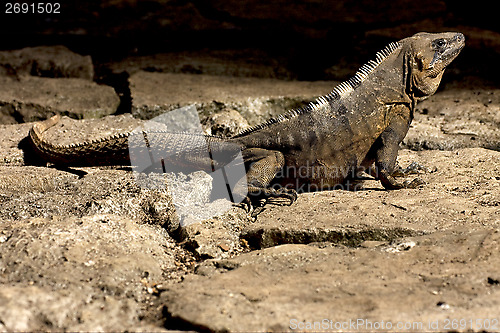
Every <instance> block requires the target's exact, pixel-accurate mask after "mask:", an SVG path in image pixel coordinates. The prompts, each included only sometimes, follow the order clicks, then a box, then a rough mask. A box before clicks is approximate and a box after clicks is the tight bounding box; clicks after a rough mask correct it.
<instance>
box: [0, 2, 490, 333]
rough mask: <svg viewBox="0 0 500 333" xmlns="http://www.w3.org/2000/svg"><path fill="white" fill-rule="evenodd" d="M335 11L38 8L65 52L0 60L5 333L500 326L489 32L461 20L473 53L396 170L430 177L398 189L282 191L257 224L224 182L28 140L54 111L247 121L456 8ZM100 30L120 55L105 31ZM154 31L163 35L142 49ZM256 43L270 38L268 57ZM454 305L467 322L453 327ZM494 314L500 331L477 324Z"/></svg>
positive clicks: (94, 132)
mask: <svg viewBox="0 0 500 333" xmlns="http://www.w3.org/2000/svg"><path fill="white" fill-rule="evenodd" d="M330 5H331V6H332V7H331V8H330V10H325V8H324V7H322V6H323V5H321V4H320V3H319V2H317V1H316V2H314V1H307V0H305V1H299V2H295V3H288V2H287V3H286V4H285V2H282V3H281V2H275V3H270V2H268V1H260V0H256V1H250V2H246V1H243V2H242V3H238V4H237V5H236V3H234V4H231V3H228V2H221V1H212V0H210V1H205V2H202V1H177V0H175V1H167V2H165V1H140V2H139V1H136V0H133V1H101V2H99V3H98V2H92V1H91V2H88V3H87V4H86V6H84V7H82V8H77V7H78V5H68V7H66V8H67V10H72V9H77V10H79V11H81V13H82V17H86V18H87V19H85V20H81V21H78V20H76V21H73V20H69V21H68V18H69V17H71V15H70V12H67V13H66V14H65V15H61V16H60V17H59V18H58V20H59V21H57V22H56V21H51V20H47V21H46V22H45V21H43V22H45V23H43V22H41V21H36V20H41V16H40V17H38V16H37V17H34V16H32V17H31V19H33V20H35V21H33V22H35V23H37V22H38V24H40V25H41V26H45V28H43V27H42V28H41V30H40V31H41V32H39V31H38V29H37V35H36V37H37V38H39V37H40V36H43V34H49V35H50V34H51V33H52V32H54V30H53V29H55V28H53V27H52V25H53V23H54V22H55V23H57V24H60V25H63V26H66V27H67V28H68V29H69V30H68V31H70V39H71V41H72V43H70V44H71V45H72V47H65V46H61V45H57V44H58V43H57V42H59V39H56V40H55V41H53V42H51V43H50V44H51V46H35V47H28V48H22V47H24V45H23V46H20V47H19V48H18V49H15V48H14V47H13V48H12V50H3V51H1V52H0V88H1V89H0V205H1V209H0V331H9V332H12V331H48V332H50V331H55V332H61V331H129V332H130V331H133V332H136V331H137V332H142V331H144V332H149V331H155V332H162V331H165V332H168V331H204V332H207V331H210V332H211V331H213V332H222V331H223V332H247V331H252V332H255V331H374V330H378V329H374V328H373V326H369V325H370V323H371V325H374V323H378V324H379V325H382V324H381V323H382V322H383V323H384V325H385V326H383V327H381V329H380V330H379V331H397V332H401V331H451V330H452V331H459V332H469V331H487V332H489V331H498V330H500V322H498V321H497V322H495V321H494V320H495V319H496V320H499V319H500V310H499V309H500V301H499V300H500V269H499V267H500V225H499V223H500V137H499V134H500V130H499V129H500V118H499V115H500V92H499V89H498V84H497V83H496V82H497V77H498V75H496V74H495V73H498V69H496V68H492V67H491V66H489V64H491V63H492V62H493V63H496V59H497V58H498V53H500V48H499V45H500V35H499V33H498V32H495V31H493V30H488V29H486V28H482V29H481V28H476V27H473V26H468V25H465V24H464V23H463V22H461V21H457V22H458V23H457V24H458V26H456V27H454V28H456V29H454V30H459V31H462V32H464V33H465V34H466V36H467V38H468V39H467V43H468V44H467V48H466V51H467V52H465V50H464V52H463V56H462V55H460V57H459V58H458V59H457V62H456V63H454V64H453V66H452V67H451V68H450V69H449V71H448V70H447V73H445V75H444V77H445V80H448V81H446V82H443V84H442V86H441V88H440V90H439V91H438V92H437V93H436V94H435V95H434V96H432V97H431V98H429V99H428V100H425V101H423V102H421V103H419V104H418V106H417V110H416V112H415V118H414V120H413V123H412V126H411V128H410V131H409V133H408V135H407V137H406V138H405V140H404V141H403V144H402V148H403V149H402V150H401V151H400V153H399V157H398V163H399V165H400V166H401V167H403V168H405V167H407V166H408V165H411V163H413V162H417V163H418V164H419V165H422V166H423V168H421V170H419V171H418V174H412V175H408V176H407V177H406V178H405V180H411V179H412V178H414V177H419V178H421V179H422V180H423V181H424V182H425V183H426V184H425V185H424V186H422V187H419V188H417V189H404V190H398V191H386V190H385V189H383V187H382V186H381V185H380V183H379V182H377V181H375V180H372V179H367V180H364V181H363V182H359V183H355V184H353V185H354V187H346V186H339V187H337V188H335V189H332V190H330V191H321V192H314V193H304V194H300V195H299V197H298V200H297V201H296V202H295V203H294V204H293V205H291V206H277V205H267V206H266V207H265V209H264V210H263V211H262V212H260V214H259V215H258V216H257V218H256V219H255V218H253V217H252V216H250V215H249V214H247V212H246V211H245V210H244V209H242V208H241V207H238V206H234V205H231V204H230V202H229V201H228V200H225V199H220V198H218V199H219V200H212V199H213V198H212V196H211V193H210V192H211V190H212V189H213V188H214V187H213V184H212V176H211V175H210V174H206V173H203V172H200V173H192V174H183V173H178V174H174V175H169V177H168V178H167V179H166V183H167V185H168V186H167V187H165V188H154V187H148V184H158V182H163V183H165V178H164V177H163V176H164V175H162V174H151V175H149V176H148V177H146V178H144V179H142V178H141V179H138V178H136V175H135V174H134V173H133V172H132V167H131V166H130V165H124V166H112V167H85V168H60V167H55V166H53V165H51V164H47V163H45V162H44V161H41V160H40V159H39V158H38V157H37V156H36V155H35V154H34V152H33V151H32V149H31V148H30V145H29V142H28V140H27V134H28V131H29V129H30V128H31V126H32V125H33V121H38V120H42V119H46V118H48V117H50V116H51V115H52V114H54V113H61V114H63V117H62V119H61V122H60V123H59V124H57V125H56V126H54V127H53V128H51V129H50V130H48V131H47V132H46V133H45V134H44V135H45V137H46V138H47V140H48V141H50V142H54V143H58V144H71V143H78V142H84V141H89V140H94V139H98V138H101V137H104V136H109V135H115V134H118V133H121V132H128V131H132V130H134V129H136V128H138V127H140V126H145V124H146V125H147V122H148V121H149V120H150V119H153V118H155V117H156V116H158V115H160V114H162V113H164V112H167V111H171V110H174V109H177V108H179V107H192V106H195V107H196V109H197V111H198V116H199V120H200V124H201V127H200V129H199V130H200V131H203V132H204V133H206V134H213V135H221V136H230V135H234V134H236V133H238V132H240V131H241V130H244V129H245V128H248V127H249V126H252V125H255V124H258V123H261V122H262V121H265V120H267V119H269V118H271V117H273V116H276V115H278V114H280V113H283V112H285V111H286V110H288V109H292V108H297V107H300V106H302V105H303V104H304V103H306V102H307V101H310V100H311V99H313V98H315V97H316V96H318V95H322V94H326V93H328V92H330V91H331V89H332V88H333V87H334V86H335V85H336V84H337V83H338V81H339V80H344V79H346V77H347V78H348V77H349V76H351V75H352V74H353V73H354V72H355V71H356V70H357V69H358V68H359V65H360V64H359V62H361V63H364V62H365V61H366V60H367V59H369V58H370V57H372V56H373V54H374V52H372V51H378V50H379V49H380V45H383V44H384V43H385V42H386V41H388V40H391V41H392V40H393V39H395V38H396V37H397V38H400V37H405V36H407V35H410V34H412V33H414V32H416V31H423V30H429V31H431V30H432V31H434V30H442V29H444V28H443V27H446V24H449V23H453V22H454V21H453V15H455V14H453V13H456V12H453V13H452V12H450V10H449V8H447V6H449V5H450V4H448V2H446V3H445V2H441V3H439V4H438V5H434V4H431V3H430V2H428V1H425V2H424V3H416V2H414V1H407V0H404V1H395V2H391V3H390V4H387V6H386V5H384V8H383V11H381V12H379V11H377V9H378V7H379V6H380V4H379V3H376V4H375V3H369V2H363V3H362V4H361V5H358V4H354V3H352V4H347V3H346V2H344V1H339V2H335V3H331V4H330ZM75 6H76V7H75ZM454 6H457V7H454V8H462V7H461V6H462V5H460V4H459V3H458V2H457V3H456V4H455V5H454ZM403 7H404V8H408V10H407V11H406V12H405V13H402V12H401V10H400V8H403ZM469 7H470V6H468V7H467V8H466V10H467V12H468V11H469V10H472V9H473V8H469ZM452 9H453V8H452ZM114 10H118V11H119V12H120V13H121V14H125V16H124V18H125V19H124V20H122V21H123V22H125V23H120V22H122V21H120V22H119V21H117V20H116V17H119V16H115V12H114ZM368 14H369V15H368ZM481 14H482V15H483V14H484V15H487V13H481ZM429 15H430V16H429ZM490 15H491V14H490ZM135 16H141V17H143V18H145V19H144V20H134V19H133V18H134V17H135ZM438 16H439V17H441V16H442V17H441V18H437V17H438ZM445 16H446V18H445ZM88 17H91V19H88ZM427 17H433V19H432V20H430V19H428V18H427ZM12 18H13V16H11V17H9V18H8V19H10V20H12ZM399 20H405V21H406V20H408V21H409V22H405V23H404V24H403V23H401V24H400V23H398V22H399ZM481 20H482V16H481ZM9 22H11V21H9ZM75 22H76V23H75ZM78 22H79V23H78ZM325 22H329V23H328V24H325ZM332 22H336V23H335V24H337V25H338V26H337V25H334V26H333V28H332V27H330V23H332ZM353 22H358V23H361V24H365V25H366V24H368V25H369V26H370V30H369V31H365V30H362V29H366V27H365V26H363V28H362V29H361V28H359V25H356V24H355V23H353ZM42 23H43V24H42ZM45 24H49V25H50V27H47V26H46V25H45ZM74 24H80V25H81V26H78V27H77V26H74ZM124 24H127V25H124ZM27 27H28V28H29V25H28V26H27ZM353 27H354V28H355V29H351V28H353ZM344 28H346V29H344ZM347 28H348V29H347ZM358 28H359V29H358ZM101 30H102V31H101ZM347 30H349V31H350V32H349V33H350V34H349V33H347V32H346V31H347ZM103 31H105V34H107V35H108V34H109V35H113V34H116V35H117V36H121V38H123V40H125V42H126V43H127V47H123V45H122V48H120V47H117V48H116V50H114V49H115V46H119V43H117V44H113V43H110V44H109V45H105V44H106V43H107V41H108V39H100V38H101V37H102V35H101V34H103V33H104V32H103ZM186 31H188V32H189V34H187V35H183V33H186ZM353 31H354V32H353ZM361 31H363V32H361ZM39 33H42V35H38V34H39ZM178 33H180V35H178ZM219 34H220V35H219ZM241 34H243V36H247V37H248V36H253V37H252V38H253V39H252V38H250V42H251V43H247V42H248V41H249V40H247V39H243V40H240V36H241ZM254 34H255V35H254ZM146 35H147V36H152V38H153V39H155V40H156V44H155V43H153V44H151V45H152V46H147V45H149V42H148V43H145V42H144V43H142V44H141V45H139V46H138V48H137V49H136V48H134V47H135V46H133V45H134V43H137V40H142V38H143V37H144V36H146ZM2 36H3V35H2ZM75 36H80V37H82V38H80V39H78V38H76V39H74V40H73V38H74V37H75ZM186 36H187V37H186ZM213 36H217V39H216V42H217V43H216V45H213V48H212V45H211V44H210V41H214V39H213ZM221 36H222V37H221ZM283 36H288V37H287V38H288V39H287V38H285V39H284V40H281V38H282V37H283ZM353 36H354V37H355V38H354V37H353ZM64 38H67V36H66V37H64V36H62V37H61V39H60V40H65V39H64ZM11 39H12V38H11ZM35 39H36V38H35ZM205 39H206V40H207V42H205V43H206V44H203V42H204V40H205ZM261 39H265V40H266V41H267V42H270V43H271V44H272V47H270V48H267V49H265V50H264V49H259V47H258V46H259V45H260V46H262V45H261V44H259V43H258V42H259V41H260V40H261ZM304 40H307V41H310V42H312V43H313V45H312V46H311V47H305V46H304ZM103 41H104V42H103ZM165 41H167V42H165ZM289 41H293V43H289ZM94 42H95V43H96V44H95V45H94ZM115 42H116V40H115ZM128 42H130V45H129V44H128ZM333 42H335V43H333ZM182 43H184V44H182ZM196 43H201V45H192V44H196ZM231 43H233V44H231ZM20 44H22V43H20V42H19V41H17V40H16V43H14V44H12V40H11V41H10V44H9V45H16V47H17V45H20ZM28 44H29V43H28V42H27V45H26V46H28ZM146 44H147V45H146ZM160 44H161V47H160V46H158V45H160ZM163 44H165V45H166V46H165V45H163ZM186 44H189V47H186ZM226 44H227V45H226ZM243 44H245V45H243ZM247 44H248V45H247ZM264 44H265V43H264ZM285 44H286V45H290V46H287V47H284V46H283V45H285ZM89 45H90V46H92V47H93V48H91V49H92V50H93V51H94V54H96V56H95V57H94V55H92V56H89V55H87V53H88V52H87V47H88V46H89ZM341 45H342V46H344V45H346V46H348V47H340V46H341ZM334 46H339V47H334ZM148 47H150V48H153V49H152V50H150V51H151V52H150V54H148V52H147V51H148ZM155 47H157V49H156V48H155ZM5 48H7V46H5ZM111 49H113V51H112V52H111V51H110V50H111ZM327 49H328V52H326V50H327ZM331 49H334V51H332V50H331ZM344 49H345V50H344ZM96 50H97V51H96ZM127 50H128V51H127ZM311 50H312V51H311ZM341 51H342V52H341ZM344 51H345V52H346V54H344V53H343V52H344ZM89 52H90V50H89ZM106 52H110V54H109V55H108V54H107V53H106ZM113 52H114V53H113ZM111 53H112V54H111ZM122 53H123V54H122ZM341 53H342V54H341ZM117 54H118V56H117ZM365 56H366V58H365ZM462 59H463V60H462ZM478 59H480V60H478ZM492 59H493V60H494V61H492ZM460 61H463V62H460ZM299 65H300V66H299ZM484 68H487V69H488V73H481V72H480V71H481V70H484ZM480 74H481V75H484V77H485V79H484V80H483V79H481V78H480V77H479V76H478V75H480ZM492 77H493V78H494V80H491V78H492ZM195 116H196V114H195ZM172 188H178V189H179V192H177V198H176V197H175V195H174V196H173V195H172V193H171V191H170V189H172ZM193 204H194V205H195V206H196V208H197V209H198V210H197V211H195V210H194V209H191V207H192V205H193ZM460 318H463V319H466V320H467V322H466V323H465V324H466V325H465V326H464V325H462V326H459V327H458V328H457V327H453V326H451V322H450V320H453V319H460ZM476 319H480V320H481V321H479V322H478V321H476ZM447 320H448V323H450V326H449V328H446V326H445V324H446V321H447ZM469 320H471V321H470V322H469ZM486 320H489V322H488V325H489V328H486V326H482V327H480V326H478V325H479V324H482V325H486V323H487V322H486ZM353 321H354V324H353ZM389 323H390V325H391V326H389ZM353 325H354V326H353ZM375 325H376V324H375ZM398 325H411V327H408V326H405V327H401V326H398ZM436 325H437V326H436Z"/></svg>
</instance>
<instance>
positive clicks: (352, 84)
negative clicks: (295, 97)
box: [234, 42, 401, 137]
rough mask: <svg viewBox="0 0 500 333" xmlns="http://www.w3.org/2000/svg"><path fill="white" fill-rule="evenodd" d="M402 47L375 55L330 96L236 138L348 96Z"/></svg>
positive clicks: (270, 120)
mask: <svg viewBox="0 0 500 333" xmlns="http://www.w3.org/2000/svg"><path fill="white" fill-rule="evenodd" d="M400 47H401V43H399V42H393V43H390V44H389V45H387V46H386V47H385V48H384V49H382V50H381V51H379V52H377V54H376V55H375V60H370V61H368V63H366V64H364V65H363V66H361V67H360V68H359V70H358V71H357V72H356V74H354V76H353V77H352V78H350V79H349V80H347V81H344V82H342V83H341V84H339V85H338V86H336V87H335V88H333V90H332V91H331V92H330V93H329V94H327V95H325V96H320V97H318V98H316V100H315V101H313V102H310V103H309V104H307V105H306V106H305V107H302V108H299V109H293V110H290V111H288V112H286V113H284V114H282V115H279V116H278V117H275V118H271V119H269V120H267V121H265V122H263V123H262V124H259V125H255V126H252V127H250V128H247V129H245V130H243V131H242V132H240V133H238V134H237V135H235V136H234V137H240V136H243V135H246V134H249V133H251V132H254V131H257V130H260V129H263V128H266V127H268V126H271V125H272V124H275V123H278V122H280V121H283V120H289V119H292V118H295V117H297V116H298V115H300V114H303V113H307V112H311V111H313V110H317V109H320V108H321V107H323V106H324V105H326V104H328V103H330V102H331V101H334V100H338V99H341V98H342V97H344V96H346V95H348V94H349V93H351V92H352V91H353V90H354V89H356V88H357V87H358V86H359V85H360V84H361V83H362V82H363V81H364V80H365V79H366V78H367V77H368V75H370V73H372V72H373V70H374V69H375V68H376V67H377V66H378V65H380V64H381V63H382V62H383V61H384V60H385V59H386V58H387V57H388V56H389V55H390V54H391V53H392V52H394V51H395V50H396V49H398V48H400Z"/></svg>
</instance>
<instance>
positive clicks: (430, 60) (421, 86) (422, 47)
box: [409, 32, 465, 99]
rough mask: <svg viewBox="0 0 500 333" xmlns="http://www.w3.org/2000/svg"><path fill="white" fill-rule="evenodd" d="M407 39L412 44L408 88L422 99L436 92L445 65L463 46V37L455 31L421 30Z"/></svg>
mask: <svg viewBox="0 0 500 333" xmlns="http://www.w3.org/2000/svg"><path fill="white" fill-rule="evenodd" d="M409 39H410V41H411V45H412V47H411V49H412V56H411V57H410V64H409V66H410V68H411V81H410V82H411V83H410V84H411V87H410V90H411V92H412V93H413V95H414V96H415V97H417V98H419V99H422V98H425V97H428V96H430V95H432V94H434V93H435V92H436V90H437V88H438V86H439V83H441V78H442V76H443V72H444V70H445V69H446V66H448V65H449V64H450V63H451V62H452V61H453V59H455V58H456V56H457V55H458V54H459V53H460V51H461V50H462V48H463V47H464V46H465V37H464V35H463V34H461V33H457V32H446V33H437V34H431V33H426V32H421V33H418V34H416V35H414V36H412V37H410V38H409Z"/></svg>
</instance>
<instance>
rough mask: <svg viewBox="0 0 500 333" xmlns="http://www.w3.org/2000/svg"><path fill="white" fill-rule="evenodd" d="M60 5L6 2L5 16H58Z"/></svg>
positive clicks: (56, 3)
mask: <svg viewBox="0 0 500 333" xmlns="http://www.w3.org/2000/svg"><path fill="white" fill-rule="evenodd" d="M60 13H61V4H60V3H58V2H55V3H51V2H36V3H27V2H22V3H19V2H7V3H5V14H60Z"/></svg>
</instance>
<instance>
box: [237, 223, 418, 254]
mask: <svg viewBox="0 0 500 333" xmlns="http://www.w3.org/2000/svg"><path fill="white" fill-rule="evenodd" d="M424 234H425V233H424V232H419V231H415V230H410V229H405V228H393V229H382V228H373V229H363V230H349V229H338V230H324V229H323V230H322V229H313V230H286V229H280V228H271V229H256V230H250V231H248V232H246V233H243V234H242V235H241V238H242V239H245V240H246V241H247V242H248V244H249V246H250V248H251V249H255V250H258V249H263V248H267V247H273V246H277V245H282V244H309V243H315V242H331V243H334V244H339V245H344V246H348V247H359V246H360V244H361V243H363V242H364V241H393V240H395V239H399V238H402V237H413V236H421V235H424Z"/></svg>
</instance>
